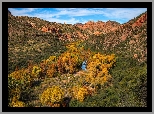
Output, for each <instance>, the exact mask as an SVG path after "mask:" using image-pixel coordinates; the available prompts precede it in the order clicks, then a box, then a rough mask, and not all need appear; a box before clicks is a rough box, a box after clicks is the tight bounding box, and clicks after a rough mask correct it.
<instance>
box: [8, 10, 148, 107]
mask: <svg viewBox="0 0 154 114" xmlns="http://www.w3.org/2000/svg"><path fill="white" fill-rule="evenodd" d="M146 16H147V12H145V13H143V14H141V15H140V16H138V17H136V18H134V19H132V20H130V21H128V22H127V23H125V24H119V23H117V22H113V21H108V22H106V23H104V22H96V23H95V22H87V23H85V24H80V23H79V24H75V25H69V24H65V23H63V24H61V23H56V22H48V21H45V20H42V19H39V18H36V17H35V18H32V17H26V16H20V17H18V16H13V15H12V14H11V12H10V11H8V93H9V95H8V106H9V107H146V106H147V63H146V62H147V42H146V41H147V19H146V18H147V17H146ZM98 28H99V30H98ZM83 62H84V63H86V65H85V67H86V68H85V69H82V68H83V66H82V65H83Z"/></svg>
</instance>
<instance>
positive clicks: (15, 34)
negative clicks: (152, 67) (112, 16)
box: [8, 11, 147, 69]
mask: <svg viewBox="0 0 154 114" xmlns="http://www.w3.org/2000/svg"><path fill="white" fill-rule="evenodd" d="M146 24H147V13H146V12H145V13H143V14H141V15H139V16H138V17H136V18H134V19H132V20H130V21H128V22H127V23H124V24H119V23H117V22H114V21H107V22H102V21H98V22H92V21H89V22H87V23H85V24H82V23H77V24H74V25H71V24H65V23H64V24H61V23H56V22H48V21H45V20H42V19H40V18H36V17H28V16H13V15H12V14H11V12H10V11H8V40H9V42H8V50H9V63H10V65H11V66H12V64H15V63H18V64H19V63H20V64H24V63H25V61H27V60H28V59H30V58H31V59H33V58H35V57H36V56H37V57H38V60H39V59H41V58H44V54H45V55H46V57H47V56H49V55H51V54H53V53H56V54H60V53H61V52H63V50H64V46H63V45H64V44H65V43H66V42H72V41H76V40H84V41H85V44H84V45H89V46H91V48H92V49H94V50H100V51H106V52H109V50H110V51H111V50H112V51H113V50H114V51H116V52H117V53H119V54H120V53H122V52H123V54H124V52H125V54H124V55H125V56H132V57H134V58H136V59H137V60H138V61H140V62H144V61H146V55H147V48H146V39H147V25H146ZM55 50H58V51H55ZM128 52H129V54H128ZM40 53H41V54H40ZM47 53H48V54H47ZM23 60H25V61H23ZM19 61H20V62H19ZM15 65H17V64H15ZM15 65H14V66H15ZM11 69H13V67H12V68H11Z"/></svg>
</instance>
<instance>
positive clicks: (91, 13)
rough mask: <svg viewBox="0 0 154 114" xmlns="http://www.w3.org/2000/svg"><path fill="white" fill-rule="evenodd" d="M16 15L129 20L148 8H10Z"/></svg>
mask: <svg viewBox="0 0 154 114" xmlns="http://www.w3.org/2000/svg"><path fill="white" fill-rule="evenodd" d="M8 9H9V11H10V12H11V14H12V15H14V16H29V17H38V18H41V19H43V20H46V21H49V22H57V23H64V22H65V23H66V24H76V23H82V24H84V23H86V22H88V21H94V22H97V21H103V22H107V21H109V20H110V21H116V22H119V23H120V24H123V23H126V22H128V21H129V20H130V19H133V18H134V17H137V16H138V15H140V14H141V13H144V12H145V11H147V8H8Z"/></svg>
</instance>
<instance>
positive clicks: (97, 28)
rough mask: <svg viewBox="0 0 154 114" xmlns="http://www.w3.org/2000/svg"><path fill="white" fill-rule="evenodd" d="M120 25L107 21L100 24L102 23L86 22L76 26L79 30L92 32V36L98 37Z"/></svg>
mask: <svg viewBox="0 0 154 114" xmlns="http://www.w3.org/2000/svg"><path fill="white" fill-rule="evenodd" d="M119 25H120V24H119V23H117V22H113V21H107V22H102V21H97V22H93V21H88V22H87V23H85V24H76V26H78V27H79V28H81V29H83V30H85V29H89V30H90V31H93V34H95V35H99V34H102V33H107V32H110V31H113V30H115V29H116V28H117V27H118V26H119Z"/></svg>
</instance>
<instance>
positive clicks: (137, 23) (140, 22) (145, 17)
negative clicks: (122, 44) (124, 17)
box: [132, 13, 147, 28]
mask: <svg viewBox="0 0 154 114" xmlns="http://www.w3.org/2000/svg"><path fill="white" fill-rule="evenodd" d="M146 20H147V13H145V14H144V15H142V16H141V17H140V18H138V19H137V21H136V22H135V23H134V24H133V25H132V27H133V28H134V27H136V26H138V27H139V26H141V25H142V23H144V22H145V21H146Z"/></svg>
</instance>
